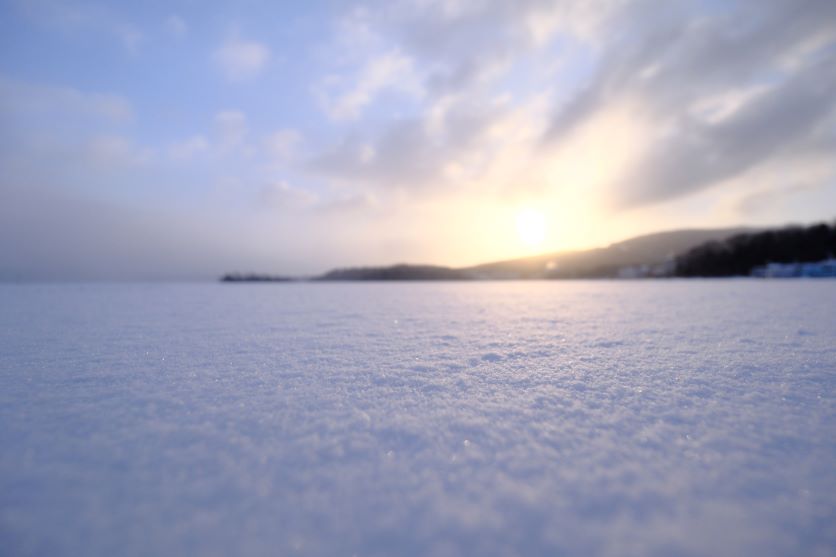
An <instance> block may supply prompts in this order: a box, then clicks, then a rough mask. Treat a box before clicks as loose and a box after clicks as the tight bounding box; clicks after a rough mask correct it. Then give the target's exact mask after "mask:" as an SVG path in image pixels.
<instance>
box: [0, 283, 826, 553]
mask: <svg viewBox="0 0 836 557" xmlns="http://www.w3.org/2000/svg"><path fill="white" fill-rule="evenodd" d="M0 308H2V311H0V540H2V546H3V550H2V553H3V554H4V555H9V556H17V555H44V556H47V555H48V556H58V557H60V556H64V555H86V556H112V555H127V556H132V555H163V556H166V555H171V556H174V555H188V554H194V555H219V556H220V555H243V556H248V555H252V556H261V555H263V556H268V555H269V556H273V555H295V554H299V555H352V554H356V555H381V556H382V555H396V554H397V555H439V556H445V555H451V556H452V555H570V556H574V555H577V556H588V555H620V556H621V555H659V556H676V555H706V556H708V555H711V556H714V555H741V556H743V555H759V556H769V555H813V556H815V555H822V556H824V555H833V554H834V552H836V549H834V548H836V513H835V512H834V510H835V509H836V443H835V442H834V440H836V410H834V409H836V400H834V398H836V389H835V388H834V387H836V315H835V314H834V310H835V309H836V282H812V281H798V282H755V281H725V282H698V281H695V282H674V281H672V282H637V283H625V282H618V283H616V282H591V283H584V282H571V283H479V284H453V283H447V284H313V285H311V284H307V285H305V284H281V285H220V284H219V285H176V286H175V285H135V286H130V285H86V286H82V285H77V286H71V285H61V286H58V285H53V286H49V285H43V286H31V285H30V286H25V285H24V286H14V285H7V286H2V287H0Z"/></svg>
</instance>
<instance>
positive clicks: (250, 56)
mask: <svg viewBox="0 0 836 557" xmlns="http://www.w3.org/2000/svg"><path fill="white" fill-rule="evenodd" d="M212 61H213V62H214V63H215V65H216V66H217V67H218V69H219V70H220V71H221V73H223V75H224V77H226V78H227V79H228V80H230V81H242V80H246V79H251V78H253V77H255V76H257V75H258V74H260V73H261V72H262V71H263V70H264V68H265V67H266V66H267V63H268V62H269V61H270V49H269V48H268V47H267V46H266V45H264V44H262V43H259V42H256V41H251V40H246V39H242V38H240V37H232V38H229V39H227V40H226V41H225V42H224V43H223V44H222V45H221V46H220V47H219V48H218V49H216V50H215V52H214V53H213V54H212Z"/></svg>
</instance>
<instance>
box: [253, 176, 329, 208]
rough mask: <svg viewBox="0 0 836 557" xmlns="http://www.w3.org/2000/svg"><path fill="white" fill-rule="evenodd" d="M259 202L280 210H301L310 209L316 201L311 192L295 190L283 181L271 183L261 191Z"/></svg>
mask: <svg viewBox="0 0 836 557" xmlns="http://www.w3.org/2000/svg"><path fill="white" fill-rule="evenodd" d="M260 197H261V201H262V202H263V203H264V204H266V205H268V206H270V207H272V208H277V209H281V210H297V211H298V210H301V209H309V208H311V207H312V206H313V205H314V204H315V203H316V202H317V201H318V198H317V196H316V195H314V194H312V193H311V192H309V191H307V190H304V189H301V188H295V187H293V186H291V185H290V184H288V183H287V182H285V181H278V182H273V183H271V184H269V185H267V186H264V187H263V188H262V189H261V194H260Z"/></svg>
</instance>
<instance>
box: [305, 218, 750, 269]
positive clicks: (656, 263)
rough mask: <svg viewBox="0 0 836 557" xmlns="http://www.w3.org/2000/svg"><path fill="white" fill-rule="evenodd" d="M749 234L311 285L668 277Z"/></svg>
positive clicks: (706, 234) (666, 235) (669, 235)
mask: <svg viewBox="0 0 836 557" xmlns="http://www.w3.org/2000/svg"><path fill="white" fill-rule="evenodd" d="M751 231H754V229H751V228H742V227H738V228H722V229H711V230H674V231H670V232H658V233H656V234H648V235H646V236H638V237H636V238H632V239H630V240H625V241H623V242H618V243H615V244H612V245H610V246H608V247H605V248H597V249H591V250H585V251H571V252H559V253H549V254H544V255H536V256H533V257H524V258H520V259H510V260H507V261H497V262H493V263H485V264H482V265H476V266H474V267H464V268H458V269H457V268H452V267H442V266H436V265H407V264H398V265H392V266H389V267H351V268H345V269H334V270H332V271H329V272H327V273H325V274H324V275H322V276H319V277H316V278H315V279H314V280H323V281H352V280H356V281H362V280H480V279H481V280H503V279H558V278H596V277H619V276H622V277H623V276H628V277H632V276H669V275H671V274H672V271H673V268H672V267H673V262H674V259H675V257H676V256H677V255H680V254H682V253H684V252H686V251H688V250H690V249H692V248H694V247H696V246H699V245H702V244H704V243H706V242H711V241H719V240H725V239H726V238H729V237H731V236H734V235H738V234H742V233H746V232H751Z"/></svg>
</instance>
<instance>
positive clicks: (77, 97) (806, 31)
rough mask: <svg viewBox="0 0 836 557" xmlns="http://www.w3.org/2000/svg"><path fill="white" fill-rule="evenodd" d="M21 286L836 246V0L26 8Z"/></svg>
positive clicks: (11, 213)
mask: <svg viewBox="0 0 836 557" xmlns="http://www.w3.org/2000/svg"><path fill="white" fill-rule="evenodd" d="M0 37H2V38H0V41H1V43H0V44H2V47H0V280H2V279H7V278H24V279H28V278H32V279H61V278H68V279H88V278H90V279H97V278H103V279H107V278H147V277H153V278H182V277H214V276H217V275H218V274H219V273H222V272H225V271H232V270H241V271H258V272H266V273H280V274H289V275H305V274H315V273H320V272H322V271H324V270H326V269H328V268H332V267H340V266H350V265H357V264H369V265H376V264H389V263H394V262H403V261H409V262H427V263H435V264H441V265H450V266H466V265H471V264H478V263H485V262H489V261H497V260H502V259H509V258H514V257H523V256H526V255H532V254H537V253H545V252H553V251H563V250H570V249H583V248H591V247H598V246H603V245H607V244H610V243H613V242H617V241H620V240H624V239H627V238H630V237H633V236H637V235H640V234H645V233H652V232H657V231H662V230H671V229H680V228H719V227H732V226H739V225H749V226H770V225H783V224H787V223H791V222H795V223H810V222H814V221H825V220H826V221H831V220H832V219H833V216H834V213H833V208H834V207H836V156H834V153H836V2H832V1H830V0H807V1H793V0H761V1H756V0H743V1H734V0H730V1H723V2H720V1H717V0H674V1H664V2H663V1H620V0H593V1H590V0H585V1H584V0H566V1H547V0H526V1H514V2H512V1H497V0H484V1H472V2H467V1H458V0H403V1H395V2H341V1H327V2H317V3H310V4H306V5H304V6H303V5H299V4H296V3H273V2H266V1H265V2H261V1H256V0H253V1H249V2H246V3H240V4H237V5H235V6H232V5H228V4H226V3H220V2H218V3H216V2H204V3H197V4H196V3H192V2H166V3H158V2H153V3H141V4H133V3H118V2H110V3H104V2H80V1H76V0H67V1H60V2H59V1H56V0H11V1H9V2H4V3H3V4H2V5H0Z"/></svg>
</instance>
